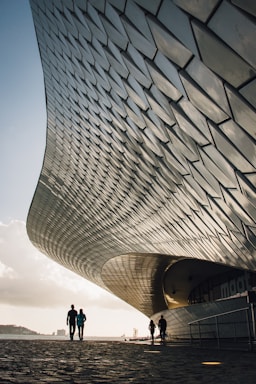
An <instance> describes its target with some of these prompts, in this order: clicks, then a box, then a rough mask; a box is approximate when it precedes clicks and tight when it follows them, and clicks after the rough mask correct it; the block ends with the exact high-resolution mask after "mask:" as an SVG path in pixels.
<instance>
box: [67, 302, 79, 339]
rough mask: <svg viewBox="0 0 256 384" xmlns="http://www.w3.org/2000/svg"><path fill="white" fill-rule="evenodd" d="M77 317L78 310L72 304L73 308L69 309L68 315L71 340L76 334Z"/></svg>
mask: <svg viewBox="0 0 256 384" xmlns="http://www.w3.org/2000/svg"><path fill="white" fill-rule="evenodd" d="M76 318H77V311H76V310H75V307H74V305H73V304H72V305H71V309H70V310H69V311H68V315H67V325H69V336H70V340H73V339H74V334H75V331H76Z"/></svg>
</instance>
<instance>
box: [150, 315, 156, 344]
mask: <svg viewBox="0 0 256 384" xmlns="http://www.w3.org/2000/svg"><path fill="white" fill-rule="evenodd" d="M155 329H156V325H155V323H154V321H153V320H150V323H149V330H150V335H151V341H152V343H154V333H155Z"/></svg>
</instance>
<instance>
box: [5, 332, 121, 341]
mask: <svg viewBox="0 0 256 384" xmlns="http://www.w3.org/2000/svg"><path fill="white" fill-rule="evenodd" d="M0 340H57V341H62V340H64V341H65V340H69V336H68V335H66V336H57V335H14V334H0ZM74 340H78V336H77V335H76V336H75V337H74ZM84 340H85V341H86V340H88V341H125V337H104V336H84Z"/></svg>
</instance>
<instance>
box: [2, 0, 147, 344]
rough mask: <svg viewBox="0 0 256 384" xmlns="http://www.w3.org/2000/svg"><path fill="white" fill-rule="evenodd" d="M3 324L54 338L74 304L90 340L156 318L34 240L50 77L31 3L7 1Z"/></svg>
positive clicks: (141, 330) (143, 330)
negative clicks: (29, 228) (31, 216)
mask: <svg viewBox="0 0 256 384" xmlns="http://www.w3.org/2000/svg"><path fill="white" fill-rule="evenodd" d="M0 52H1V55H0V109H1V113H0V314H1V315H0V324H14V325H19V326H24V327H27V328H29V329H31V330H33V331H36V332H39V333H43V334H52V333H53V332H56V331H57V330H58V329H65V330H66V332H68V328H67V326H66V316H67V312H68V310H69V309H70V305H71V304H74V305H75V308H76V309H77V310H79V309H80V308H83V309H84V312H85V313H86V316H87V321H86V324H85V338H86V335H87V336H116V337H119V336H121V335H126V336H127V337H129V336H132V335H133V330H134V329H135V328H136V329H137V330H138V335H139V336H146V335H148V323H149V319H148V318H147V317H146V316H144V315H143V314H141V313H140V312H139V311H137V310H135V309H134V308H132V307H131V306H130V305H128V304H126V303H125V302H123V301H122V300H120V299H118V298H116V297H115V296H114V295H111V294H109V293H108V292H106V291H105V290H103V289H101V288H99V287H97V286H96V285H95V284H93V283H90V282H89V281H87V280H85V279H83V278H81V277H80V276H78V275H76V274H75V273H73V272H71V271H69V270H67V269H65V268H64V267H62V266H61V265H59V264H57V263H55V262H54V261H52V260H51V259H50V258H48V257H47V256H46V255H43V254H42V253H40V252H39V251H38V250H37V249H36V248H35V247H34V246H33V245H32V244H31V242H30V241H29V239H28V236H27V233H26V219H27V215H28V211H29V207H30V204H31V201H32V198H33V195H34V192H35V189H36V185H37V182H38V179H39V175H40V171H41V167H42V163H43V156H44V150H45V141H46V105H45V94H44V83H43V73H42V67H41V62H40V57H39V51H38V46H37V41H36V36H35V31H34V25H33V20H32V15H31V10H30V5H29V1H28V0H0Z"/></svg>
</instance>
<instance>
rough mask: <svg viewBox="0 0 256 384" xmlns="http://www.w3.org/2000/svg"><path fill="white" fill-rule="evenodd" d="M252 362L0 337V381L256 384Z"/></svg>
mask: <svg viewBox="0 0 256 384" xmlns="http://www.w3.org/2000/svg"><path fill="white" fill-rule="evenodd" d="M255 360H256V354H255V353H252V352H238V351H218V350H209V349H198V348H192V347H188V346H175V345H168V346H164V345H159V344H155V345H149V344H132V343H126V342H123V343H122V342H109V341H108V342H103V341H102V342H100V341H96V342H95V341H83V342H79V341H73V342H70V341H53V340H33V341H30V340H0V383H26V384H30V383H37V384H41V383H63V384H64V383H86V384H87V383H89V384H90V383H94V384H95V383H97V384H101V383H112V384H114V383H118V384H123V383H136V384H139V383H143V384H144V383H145V384H147V383H148V384H150V383H152V384H156V383H157V384H167V383H168V384H170V383H173V384H174V383H175V384H176V383H184V384H204V383H207V384H213V383H214V384H215V383H216V384H221V383H225V384H233V383H235V384H252V383H253V384H255V383H256V361H255ZM214 362H219V363H221V364H218V365H214V364H213V363H214ZM203 363H207V364H203ZM209 363H212V364H209Z"/></svg>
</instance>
